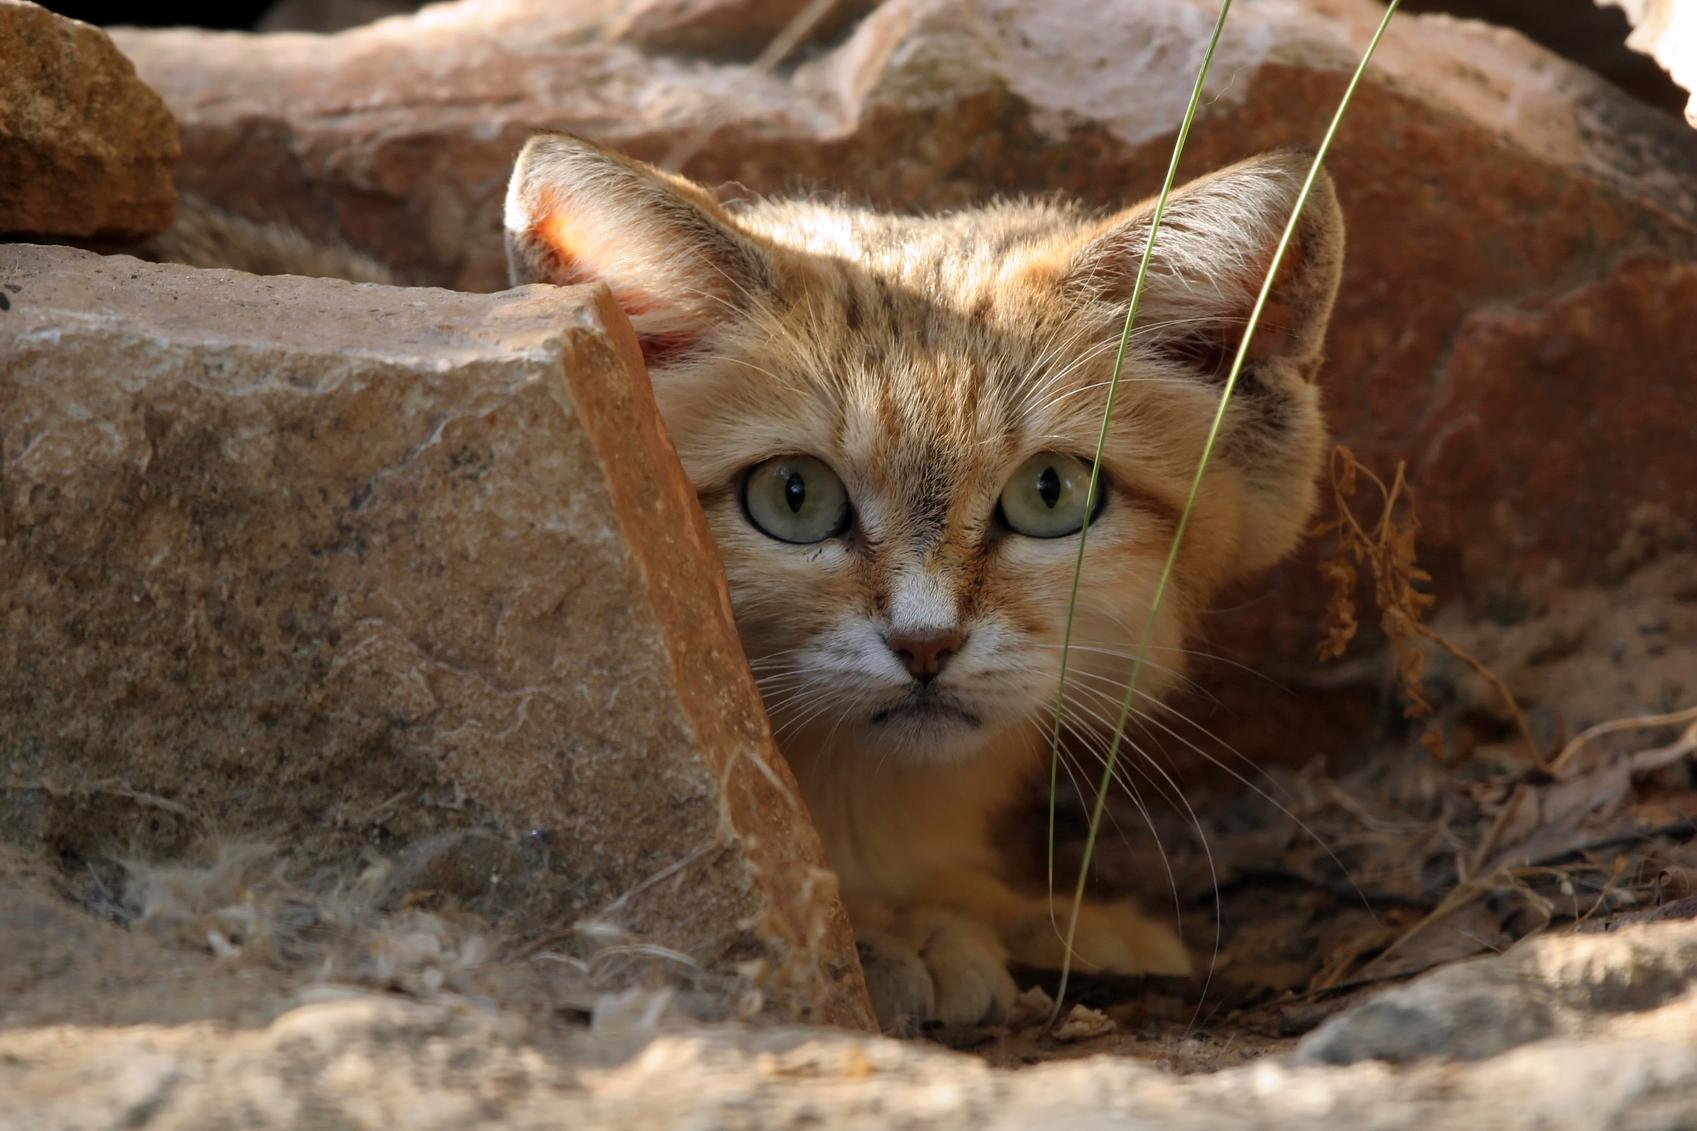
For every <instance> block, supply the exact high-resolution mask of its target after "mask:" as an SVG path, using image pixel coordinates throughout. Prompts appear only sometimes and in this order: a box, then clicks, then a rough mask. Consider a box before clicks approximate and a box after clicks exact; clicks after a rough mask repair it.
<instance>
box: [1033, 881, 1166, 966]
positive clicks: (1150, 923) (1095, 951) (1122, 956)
mask: <svg viewBox="0 0 1697 1131" xmlns="http://www.w3.org/2000/svg"><path fill="white" fill-rule="evenodd" d="M1071 917H1072V903H1071V901H1070V900H1064V899H1056V900H1055V901H1054V903H1053V905H1052V906H1051V905H1050V904H1048V903H1040V904H1038V905H1037V906H1036V907H1035V908H1034V909H1033V910H1032V911H1031V913H1030V914H1028V915H1026V916H1025V917H1024V918H1022V919H1021V920H1020V921H1019V922H1017V923H1015V924H1014V925H1013V926H1012V927H1011V928H1010V929H1009V930H1008V931H1006V932H1005V935H1004V937H1005V941H1006V942H1007V945H1008V951H1009V952H1010V953H1011V954H1012V955H1013V957H1014V959H1015V961H1018V962H1022V963H1024V964H1025V965H1027V966H1038V967H1042V968H1043V969H1046V970H1058V969H1060V967H1061V963H1062V959H1063V958H1064V957H1065V954H1066V933H1067V924H1068V922H1069V920H1070V919H1071ZM1072 949H1073V966H1075V967H1076V968H1078V969H1082V970H1086V971H1089V972H1091V973H1097V974H1177V975H1183V974H1189V973H1191V971H1192V969H1193V966H1192V963H1191V960H1190V952H1189V951H1188V950H1186V949H1185V945H1184V942H1183V941H1182V940H1181V939H1180V938H1179V936H1178V932H1177V931H1175V930H1174V929H1173V928H1172V926H1171V925H1170V924H1168V923H1164V922H1160V921H1158V920H1155V919H1151V918H1149V917H1148V916H1146V915H1144V914H1143V913H1142V912H1141V911H1139V910H1138V909H1137V908H1136V907H1135V906H1133V905H1132V904H1130V903H1126V902H1116V903H1086V904H1084V905H1083V906H1082V907H1080V908H1079V913H1078V930H1077V933H1076V934H1075V935H1074V936H1073V940H1072Z"/></svg>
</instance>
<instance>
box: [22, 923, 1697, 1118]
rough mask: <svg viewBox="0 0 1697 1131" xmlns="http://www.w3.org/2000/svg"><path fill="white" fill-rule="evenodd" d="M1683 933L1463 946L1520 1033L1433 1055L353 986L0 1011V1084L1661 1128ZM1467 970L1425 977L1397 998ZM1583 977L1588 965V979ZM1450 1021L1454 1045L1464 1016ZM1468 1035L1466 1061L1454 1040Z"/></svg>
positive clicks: (56, 1109)
mask: <svg viewBox="0 0 1697 1131" xmlns="http://www.w3.org/2000/svg"><path fill="white" fill-rule="evenodd" d="M92 925H93V926H95V927H106V925H105V924H92ZM106 929H107V930H110V928H109V927H108V928H106ZM84 930H87V928H86V927H85V928H84ZM1692 933H1693V932H1692V927H1691V925H1690V924H1689V923H1681V924H1675V925H1668V926H1662V927H1657V928H1645V929H1639V930H1635V931H1632V932H1629V933H1625V934H1623V935H1622V936H1621V938H1619V939H1618V940H1617V939H1585V938H1581V939H1575V938H1572V937H1565V938H1563V937H1552V938H1550V939H1547V940H1544V941H1542V942H1540V943H1539V944H1537V945H1535V946H1529V947H1524V948H1521V949H1517V950H1515V951H1511V952H1510V953H1509V954H1507V955H1505V956H1501V957H1494V958H1489V959H1485V960H1482V961H1481V962H1479V963H1478V964H1475V965H1473V966H1469V967H1466V968H1463V969H1466V970H1468V971H1470V972H1471V974H1470V977H1471V978H1472V980H1473V983H1474V984H1475V985H1476V986H1477V987H1481V989H1480V990H1479V992H1478V993H1477V995H1476V997H1475V999H1474V1000H1473V1004H1474V1005H1475V1006H1476V1007H1477V1011H1476V1013H1475V1015H1474V1016H1475V1019H1476V1021H1477V1022H1478V1023H1479V1024H1480V1027H1481V1028H1482V1029H1484V1030H1485V1031H1486V1032H1489V1033H1505V1032H1508V1031H1509V1030H1510V1029H1514V1030H1515V1038H1514V1039H1511V1040H1506V1041H1500V1042H1497V1043H1496V1044H1495V1045H1494V1046H1493V1047H1489V1048H1487V1047H1486V1045H1485V1044H1483V1043H1481V1042H1477V1041H1474V1042H1471V1043H1470V1044H1471V1047H1462V1045H1460V1044H1458V1045H1449V1046H1446V1045H1445V1044H1444V1043H1443V1042H1442V1041H1436V1040H1434V1041H1429V1042H1428V1044H1427V1045H1426V1047H1424V1048H1423V1049H1422V1050H1421V1052H1423V1053H1424V1054H1426V1055H1422V1056H1419V1057H1415V1058H1409V1062H1408V1063H1405V1064H1400V1065H1393V1064H1387V1063H1384V1062H1383V1060H1382V1058H1383V1056H1384V1054H1385V1053H1386V1051H1387V1049H1386V1046H1385V1044H1384V1043H1383V1038H1384V1037H1387V1036H1390V1035H1391V1034H1392V1033H1394V1031H1395V1029H1394V1023H1395V1020H1396V1017H1397V1016H1399V1015H1398V1014H1396V1013H1394V1012H1390V1011H1386V1010H1384V1009H1380V1011H1379V1012H1378V1014H1377V1016H1376V1017H1374V1016H1369V1015H1370V1014H1371V1013H1372V1011H1373V1010H1374V1005H1373V1004H1371V1003H1370V1004H1369V1005H1368V1006H1365V1007H1361V1008H1359V1009H1357V1010H1356V1011H1355V1013H1353V1014H1347V1015H1345V1016H1344V1017H1343V1018H1341V1019H1340V1021H1339V1022H1338V1023H1336V1024H1335V1025H1334V1026H1333V1027H1329V1028H1328V1029H1327V1030H1323V1031H1322V1033H1317V1034H1316V1035H1315V1037H1314V1038H1311V1039H1310V1043H1309V1045H1308V1046H1307V1047H1306V1048H1304V1049H1301V1050H1298V1052H1297V1053H1296V1055H1286V1056H1278V1057H1271V1058H1267V1059H1263V1060H1260V1061H1258V1062H1256V1063H1253V1064H1248V1065H1243V1066H1241V1067H1234V1068H1230V1069H1227V1070H1224V1071H1220V1072H1216V1073H1213V1074H1196V1075H1186V1074H1182V1073H1175V1072H1171V1071H1167V1070H1165V1069H1163V1068H1161V1067H1157V1066H1155V1065H1152V1064H1150V1063H1148V1062H1146V1061H1140V1060H1138V1059H1135V1058H1132V1057H1126V1056H1101V1055H1098V1056H1076V1057H1068V1058H1066V1059H1062V1060H1057V1061H1051V1062H1049V1063H1045V1064H1040V1065H1037V1066H1034V1067H1024V1068H1019V1069H1017V1070H1009V1069H999V1070H998V1069H993V1068H991V1067H990V1066H988V1065H987V1064H985V1063H984V1062H983V1061H982V1060H981V1059H978V1058H976V1057H971V1056H963V1055H961V1054H958V1053H952V1052H946V1051H944V1050H942V1049H940V1048H938V1047H937V1046H936V1045H933V1044H930V1043H929V1042H921V1041H895V1040H890V1039H887V1038H879V1037H872V1036H868V1035H862V1034H850V1033H843V1032H840V1031H828V1030H821V1029H800V1028H759V1027H735V1026H714V1027H699V1026H697V1027H691V1028H685V1029H679V1030H668V1029H667V1028H666V1027H664V1026H661V1027H660V1028H659V1029H658V1031H656V1029H655V1028H653V1027H648V1028H644V1027H641V1026H638V1027H636V1028H635V1030H634V1031H633V1030H631V1029H626V1030H625V1031H623V1032H620V1031H616V1030H613V1029H611V1028H610V1027H609V1028H607V1029H605V1030H603V1031H601V1032H598V1033H593V1034H592V1033H588V1032H585V1031H584V1030H582V1029H580V1028H573V1027H568V1026H561V1025H558V1024H552V1025H550V1024H547V1023H542V1022H537V1021H531V1020H527V1019H525V1018H524V1017H522V1016H521V1015H518V1014H516V1013H515V1012H514V1011H513V1010H512V1009H510V1008H509V1009H495V1008H487V1007H485V1008H475V1007H468V1006H467V1004H466V1003H465V1002H464V1001H463V1000H447V1001H443V1000H429V999H426V1000H408V999H406V998H403V997H400V996H399V995H383V994H376V993H370V992H360V991H357V990H344V991H341V992H338V993H336V994H334V995H331V994H324V993H320V994H318V995H317V996H316V999H315V1000H308V1001H305V1002H299V1003H297V1004H296V1006H295V1007H294V1008H292V1009H289V1010H287V1011H285V1012H282V1013H281V1014H280V1015H279V1016H277V1017H275V1019H272V1020H269V1021H268V1022H266V1023H259V1024H232V1023H231V1022H230V1021H228V1020H226V1021H224V1022H223V1023H222V1024H220V1023H217V1021H216V1019H214V1021H213V1023H209V1024H176V1025H161V1024H152V1025H122V1026H120V1025H110V1026H99V1025H75V1026H73V1025H61V1026H48V1025H41V1026H29V1025H25V1026H10V1025H9V1026H6V1027H4V1028H0V1094H4V1095H5V1096H6V1097H7V1102H8V1104H9V1105H10V1107H9V1108H8V1111H9V1112H15V1113H17V1114H16V1115H15V1116H14V1120H15V1121H16V1120H19V1119H21V1121H22V1125H27V1126H30V1127H38V1128H43V1129H48V1131H60V1129H64V1131H70V1129H72V1128H80V1127H91V1126H100V1127H134V1128H145V1129H150V1131H154V1129H157V1131H164V1129H169V1128H200V1127H209V1126H227V1125H232V1124H239V1125H240V1126H243V1127H251V1128H255V1129H268V1128H292V1127H301V1126H313V1127H318V1126H349V1125H352V1126H369V1127H390V1126H403V1125H404V1126H407V1127H416V1128H429V1129H434V1128H441V1129H444V1131H447V1129H451V1128H460V1127H465V1126H468V1125H473V1124H475V1125H476V1126H479V1127H492V1128H548V1127H595V1128H605V1129H607V1131H624V1129H630V1131H638V1129H640V1131H672V1129H679V1131H682V1129H684V1128H699V1127H735V1128H755V1127H758V1128H765V1129H771V1131H782V1129H788V1128H796V1129H801V1128H814V1127H818V1126H821V1125H822V1124H825V1125H828V1126H830V1127H833V1128H844V1129H847V1131H862V1129H864V1131H872V1129H875V1128H877V1129H882V1128H889V1127H904V1128H905V1127H913V1128H918V1127H924V1128H928V1129H933V1128H934V1129H938V1131H956V1129H959V1131H984V1129H990V1131H1026V1129H1032V1131H1035V1129H1040V1128H1048V1127H1090V1128H1098V1127H1099V1128H1108V1127H1113V1128H1128V1129H1139V1131H1140V1129H1144V1128H1151V1129H1152V1128H1163V1129H1175V1131H1202V1129H1209V1128H1218V1127H1253V1128H1265V1129H1267V1131H1311V1129H1312V1128H1313V1127H1315V1126H1316V1124H1317V1123H1325V1124H1330V1125H1334V1126H1338V1127H1348V1128H1351V1129H1360V1131H1425V1129H1426V1128H1432V1127H1489V1128H1493V1129H1501V1131H1516V1129H1525V1131H1533V1129H1537V1131H1609V1129H1611V1128H1617V1127H1630V1128H1634V1129H1644V1131H1650V1129H1656V1131H1662V1129H1666V1131H1675V1129H1678V1128H1688V1127H1690V1125H1691V1095H1692V1090H1693V1089H1694V1088H1697V997H1694V995H1693V993H1692V991H1691V989H1690V986H1691V977H1690V970H1691V958H1692V954H1691V951H1692V942H1691V939H1692ZM78 937H79V938H81V937H82V935H81V934H79V935H78ZM1638 964H1643V965H1644V967H1645V970H1644V972H1643V973H1642V974H1641V973H1640V971H1639V970H1637V969H1636V968H1635V967H1636V966H1637V965H1638ZM1460 972H1461V971H1460V970H1459V969H1458V970H1456V971H1451V972H1445V974H1439V975H1433V976H1429V977H1427V978H1425V979H1422V980H1421V981H1418V982H1416V983H1414V984H1413V985H1412V986H1410V987H1409V988H1408V990H1409V991H1410V992H1403V993H1402V998H1403V999H1404V1000H1405V1001H1408V1000H1412V999H1413V998H1414V997H1417V996H1418V995H1417V994H1414V993H1412V991H1414V990H1416V989H1418V988H1419V987H1421V986H1423V985H1428V984H1434V983H1437V982H1438V981H1440V980H1441V979H1443V978H1444V977H1445V976H1446V974H1457V973H1460ZM1588 985H1594V986H1595V992H1594V993H1591V994H1589V995H1588V994H1587V993H1586V987H1587V986H1588ZM1484 987H1489V989H1488V990H1487V989H1485V988H1484ZM1399 992H1400V991H1399ZM1394 996H1395V995H1394V994H1386V995H1384V997H1382V998H1381V999H1380V1001H1382V1002H1386V1003H1387V1004H1389V1003H1390V1002H1391V999H1392V998H1393V997H1394ZM1430 996H1431V997H1433V998H1434V999H1435V998H1436V997H1437V996H1439V995H1430ZM1588 997H1589V999H1590V1000H1587V998H1588ZM1551 999H1561V1001H1562V1012H1561V1023H1559V1024H1552V1025H1536V1024H1535V1025H1531V1026H1528V1025H1525V1024H1523V1023H1522V1021H1523V1019H1524V1018H1525V1017H1526V1016H1527V1015H1528V1014H1529V1013H1532V1012H1534V1011H1535V1010H1537V1009H1539V1008H1541V1007H1542V1006H1543V1005H1544V1003H1545V1002H1547V1001H1549V1000H1551ZM1357 1015H1360V1017H1361V1019H1360V1020H1356V1019H1355V1018H1356V1017H1357ZM1408 1020H1409V1023H1410V1024H1411V1025H1412V1026H1413V1027H1415V1028H1416V1029H1418V1030H1420V1031H1421V1032H1422V1034H1424V1035H1426V1036H1428V1037H1430V1036H1435V1035H1436V1034H1437V1033H1438V1030H1437V1029H1436V1028H1435V1027H1434V1026H1433V1024H1432V1023H1435V1022H1436V1021H1438V1020H1439V1019H1438V1018H1436V1017H1433V1016H1431V1015H1430V1014H1427V1013H1424V1012H1421V1010H1420V1008H1419V1006H1418V1005H1416V1006H1414V1007H1413V1011H1412V1012H1411V1013H1410V1015H1409V1017H1408ZM1352 1035H1359V1036H1360V1037H1361V1038H1362V1039H1361V1040H1360V1042H1359V1043H1358V1044H1355V1045H1351V1044H1350V1043H1349V1041H1350V1039H1351V1037H1352ZM1449 1035H1450V1037H1452V1038H1461V1039H1462V1042H1463V1044H1467V1043H1468V1042H1467V1034H1465V1033H1458V1032H1455V1031H1453V1030H1451V1031H1450V1033H1449ZM1322 1036H1324V1038H1325V1039H1324V1040H1322V1039H1321V1038H1322ZM1086 1048H1088V1046H1086ZM1470 1051H1471V1052H1476V1053H1477V1054H1478V1056H1477V1059H1468V1058H1467V1056H1466V1055H1465V1054H1466V1053H1468V1052H1470Z"/></svg>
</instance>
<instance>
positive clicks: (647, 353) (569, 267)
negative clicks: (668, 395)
mask: <svg viewBox="0 0 1697 1131" xmlns="http://www.w3.org/2000/svg"><path fill="white" fill-rule="evenodd" d="M538 203H539V204H540V209H539V216H540V218H539V219H538V220H537V221H536V222H535V223H534V224H532V225H531V227H530V235H531V238H532V239H533V240H534V241H535V242H536V243H537V244H539V245H540V246H542V247H543V248H545V249H547V252H548V256H549V259H550V261H551V266H552V269H551V270H550V271H549V272H548V277H549V279H550V281H552V282H554V283H556V284H558V285H560V286H578V285H581V284H586V283H606V284H608V289H609V290H610V291H611V292H612V295H613V301H614V302H616V303H618V304H619V309H620V310H623V311H624V312H625V317H627V318H629V319H630V320H631V322H632V323H633V324H634V325H635V326H636V331H637V335H636V336H637V342H638V343H639V344H640V345H641V346H642V357H643V360H644V361H645V362H647V364H648V366H649V368H655V367H658V366H662V365H666V364H668V363H669V362H671V361H674V360H676V359H677V358H678V357H681V356H682V355H684V354H687V353H689V352H690V351H691V350H693V349H694V348H695V347H696V346H697V345H698V344H699V342H700V335H699V334H697V333H694V332H691V331H688V330H681V329H676V328H670V329H667V330H663V331H653V330H650V331H647V332H645V331H644V330H643V328H642V326H641V323H642V322H651V321H653V319H652V318H651V317H645V316H651V315H655V314H660V315H661V316H662V317H664V315H665V314H666V313H668V312H667V311H665V309H664V306H665V304H664V303H663V302H659V301H656V299H655V297H654V296H653V295H650V294H648V293H646V292H643V291H637V290H632V289H631V288H629V287H620V286H617V285H615V284H614V283H613V281H612V280H611V279H609V278H607V275H606V273H605V272H604V271H600V270H597V269H596V268H595V266H594V263H593V260H588V261H586V259H585V258H584V256H583V254H582V252H583V249H584V248H585V247H586V246H589V245H590V244H591V243H592V242H593V241H592V240H591V238H589V237H588V234H587V233H586V232H585V231H584V230H583V226H582V222H581V220H579V219H578V218H577V217H575V216H574V215H573V213H572V212H571V210H570V209H568V208H565V207H564V206H563V205H562V204H561V203H560V200H559V198H558V197H557V196H555V194H554V193H552V192H547V193H546V194H545V195H544V196H543V198H542V199H541V200H540V201H539V202H538Z"/></svg>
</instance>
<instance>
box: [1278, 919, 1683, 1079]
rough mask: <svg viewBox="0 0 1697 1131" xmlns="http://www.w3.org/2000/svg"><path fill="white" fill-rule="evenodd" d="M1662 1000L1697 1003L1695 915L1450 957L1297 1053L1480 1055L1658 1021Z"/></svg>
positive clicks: (1337, 1059) (1351, 1059) (1327, 1059)
mask: <svg viewBox="0 0 1697 1131" xmlns="http://www.w3.org/2000/svg"><path fill="white" fill-rule="evenodd" d="M1663 1009H1674V1010H1678V1011H1681V1012H1682V1013H1683V1014H1689V1013H1692V1012H1693V1011H1697V927H1694V926H1693V925H1692V924H1690V923H1682V924H1678V925H1676V926H1668V927H1663V928H1660V929H1655V930H1647V929H1645V928H1642V927H1632V928H1624V929H1622V930H1620V931H1619V932H1618V933H1616V934H1612V935H1577V936H1567V937H1561V936H1547V937H1544V938H1536V939H1531V940H1528V941H1527V942H1525V943H1523V944H1521V945H1520V946H1517V947H1515V948H1514V949H1513V950H1511V951H1509V952H1508V953H1507V954H1505V955H1502V956H1500V957H1494V958H1485V959H1475V960H1473V961H1471V962H1461V963H1457V964H1455V965H1453V966H1448V967H1445V968H1443V969H1441V970H1438V971H1436V972H1434V973H1431V974H1427V975H1426V976H1425V977H1423V978H1419V979H1417V980H1415V981H1414V982H1411V983H1410V984H1408V985H1406V986H1400V987H1398V988H1396V989H1393V990H1388V991H1386V992H1384V993H1381V994H1379V995H1378V996H1377V997H1375V998H1373V999H1371V1000H1369V1001H1367V1002H1365V1003H1363V1004H1361V1005H1358V1006H1356V1007H1355V1008H1354V1009H1351V1010H1349V1011H1348V1012H1347V1013H1344V1014H1342V1015H1340V1016H1338V1017H1335V1018H1333V1019H1332V1020H1330V1021H1328V1022H1326V1023H1325V1024H1324V1025H1322V1026H1320V1028H1319V1029H1317V1030H1315V1032H1314V1033H1312V1034H1311V1035H1310V1036H1309V1037H1308V1038H1307V1039H1306V1040H1304V1041H1303V1042H1302V1046H1301V1048H1300V1049H1299V1050H1298V1059H1300V1060H1304V1061H1308V1062H1313V1063H1320V1064H1353V1063H1355V1062H1357V1061H1362V1060H1389V1061H1397V1062H1404V1061H1411V1060H1417V1059H1421V1058H1425V1057H1448V1058H1456V1059H1462V1060H1483V1059H1486V1058H1488V1057H1493V1056H1497V1055H1499V1054H1501V1053H1504V1052H1507V1051H1508V1050H1510V1049H1514V1048H1518V1047H1520V1046H1521V1045H1525V1044H1528V1043H1530V1042H1532V1041H1541V1040H1549V1039H1551V1038H1557V1037H1561V1038H1572V1039H1579V1038H1583V1037H1589V1036H1592V1035H1594V1034H1596V1033H1598V1032H1601V1031H1604V1030H1606V1029H1608V1028H1609V1027H1610V1026H1615V1027H1616V1028H1621V1029H1624V1028H1628V1027H1629V1026H1630V1025H1631V1024H1632V1023H1633V1022H1635V1023H1636V1025H1637V1027H1638V1028H1640V1029H1653V1028H1654V1027H1655V1025H1656V1023H1657V1014H1658V1011H1660V1010H1663Z"/></svg>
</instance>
